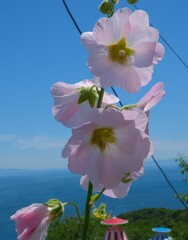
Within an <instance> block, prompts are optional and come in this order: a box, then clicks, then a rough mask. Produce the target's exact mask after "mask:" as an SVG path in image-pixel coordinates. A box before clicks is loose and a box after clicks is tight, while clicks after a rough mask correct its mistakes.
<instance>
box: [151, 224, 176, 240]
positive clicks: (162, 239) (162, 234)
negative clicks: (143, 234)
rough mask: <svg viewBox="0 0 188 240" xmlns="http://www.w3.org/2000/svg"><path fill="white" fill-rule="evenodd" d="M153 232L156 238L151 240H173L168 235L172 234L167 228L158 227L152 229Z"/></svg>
mask: <svg viewBox="0 0 188 240" xmlns="http://www.w3.org/2000/svg"><path fill="white" fill-rule="evenodd" d="M152 231H153V232H155V234H156V235H155V236H154V237H153V238H151V239H150V240H172V238H171V237H170V236H169V235H168V233H169V232H171V229H170V228H165V227H156V228H152Z"/></svg>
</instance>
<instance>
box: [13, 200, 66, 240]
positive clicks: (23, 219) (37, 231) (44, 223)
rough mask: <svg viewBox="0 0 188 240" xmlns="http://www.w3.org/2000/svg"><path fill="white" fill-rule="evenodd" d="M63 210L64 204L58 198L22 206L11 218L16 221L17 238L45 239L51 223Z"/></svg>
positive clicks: (25, 239) (24, 239) (22, 239)
mask: <svg viewBox="0 0 188 240" xmlns="http://www.w3.org/2000/svg"><path fill="white" fill-rule="evenodd" d="M63 212H64V204H62V203H61V202H60V201H58V200H56V199H51V200H49V201H48V202H47V203H45V204H41V203H36V204H32V205H30V206H28V207H25V208H22V209H21V210H19V211H17V212H16V213H15V214H14V215H12V216H11V220H15V221H16V231H17V233H18V238H17V239H18V240H45V239H46V236H47V231H48V227H49V225H50V223H51V222H52V221H54V220H55V219H57V218H59V217H61V215H62V214H63Z"/></svg>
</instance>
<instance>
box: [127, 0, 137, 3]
mask: <svg viewBox="0 0 188 240" xmlns="http://www.w3.org/2000/svg"><path fill="white" fill-rule="evenodd" d="M127 2H128V3H129V4H135V3H137V2H138V0H127Z"/></svg>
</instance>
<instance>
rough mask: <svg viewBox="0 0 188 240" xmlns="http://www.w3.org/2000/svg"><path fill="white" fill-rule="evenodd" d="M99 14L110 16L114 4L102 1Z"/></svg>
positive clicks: (106, 0) (105, 0)
mask: <svg viewBox="0 0 188 240" xmlns="http://www.w3.org/2000/svg"><path fill="white" fill-rule="evenodd" d="M99 10H100V12H102V13H104V14H107V15H108V16H112V14H113V12H114V3H112V2H111V1H108V0H104V1H103V2H102V3H101V5H100V6H99Z"/></svg>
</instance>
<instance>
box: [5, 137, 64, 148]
mask: <svg viewBox="0 0 188 240" xmlns="http://www.w3.org/2000/svg"><path fill="white" fill-rule="evenodd" d="M0 141H1V142H11V143H13V144H16V145H17V146H18V147H20V148H22V149H28V148H36V149H49V148H60V147H61V148H62V146H63V145H64V144H65V141H66V140H65V139H64V138H62V139H55V138H51V137H49V136H32V137H30V138H23V137H20V136H16V135H0Z"/></svg>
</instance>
